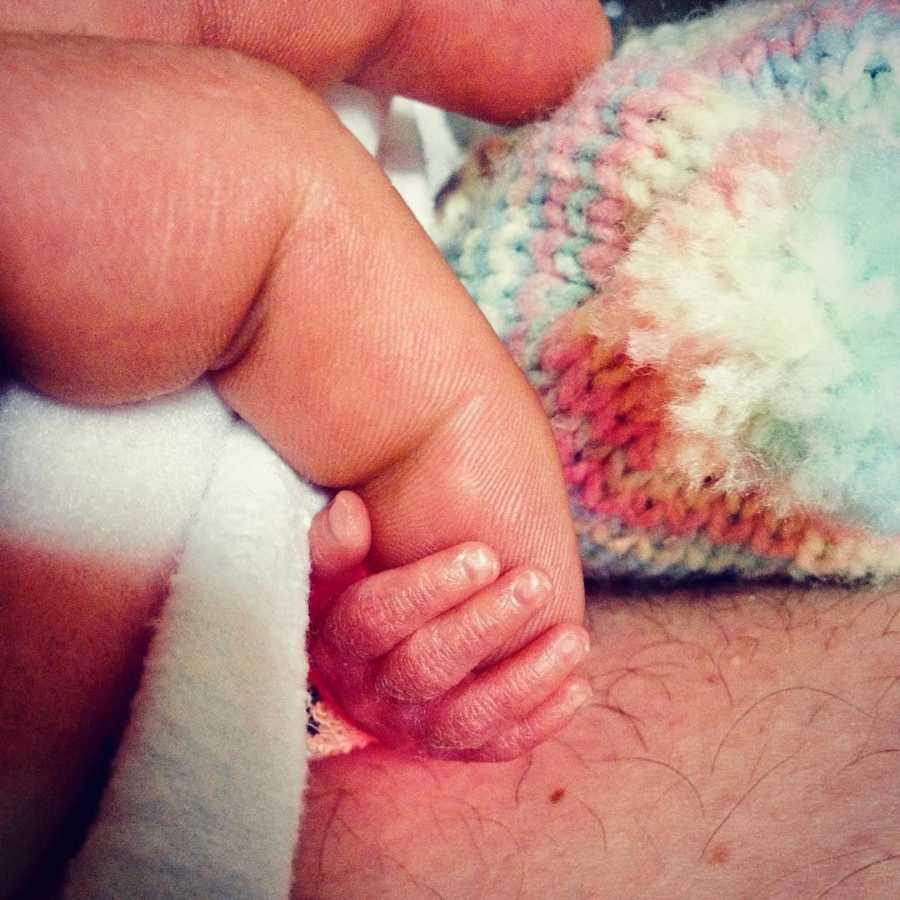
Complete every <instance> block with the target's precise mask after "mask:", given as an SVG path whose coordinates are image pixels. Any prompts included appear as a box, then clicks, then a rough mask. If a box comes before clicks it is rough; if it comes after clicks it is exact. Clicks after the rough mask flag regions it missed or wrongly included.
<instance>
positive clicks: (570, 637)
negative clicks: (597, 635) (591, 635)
mask: <svg viewBox="0 0 900 900" xmlns="http://www.w3.org/2000/svg"><path fill="white" fill-rule="evenodd" d="M590 649H591V644H590V641H589V640H588V637H587V635H586V634H585V633H584V632H583V631H580V632H577V633H573V632H569V633H568V634H566V635H564V636H563V637H562V638H561V639H560V641H559V643H558V644H557V645H556V652H557V653H558V654H559V655H560V656H561V657H562V658H563V659H565V660H566V662H569V663H571V664H572V665H575V663H580V662H581V660H583V659H584V658H585V657H586V656H587V655H588V651H589V650H590Z"/></svg>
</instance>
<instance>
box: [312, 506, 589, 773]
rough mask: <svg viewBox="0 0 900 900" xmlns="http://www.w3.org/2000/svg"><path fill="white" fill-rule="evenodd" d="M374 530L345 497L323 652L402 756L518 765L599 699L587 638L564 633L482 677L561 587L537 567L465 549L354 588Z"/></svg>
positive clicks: (318, 556) (364, 717)
mask: <svg viewBox="0 0 900 900" xmlns="http://www.w3.org/2000/svg"><path fill="white" fill-rule="evenodd" d="M368 526H369V522H368V517H367V515H366V510H365V507H364V505H363V504H362V502H361V500H360V499H359V497H357V496H356V495H354V494H352V493H350V492H347V491H342V492H341V493H340V494H339V495H338V496H337V498H335V500H334V501H333V502H332V504H331V505H330V506H329V507H328V509H327V510H326V511H324V512H323V513H321V514H319V515H318V516H317V517H316V519H315V520H314V522H313V527H312V531H311V534H310V549H311V551H312V556H313V574H314V582H315V584H314V591H313V616H314V620H313V626H312V629H311V636H310V649H311V651H312V654H313V659H314V663H315V666H316V671H317V677H318V678H324V679H325V686H326V687H327V688H329V689H330V692H331V693H332V694H333V695H335V697H336V698H337V699H338V701H339V702H340V704H341V705H342V707H343V708H344V709H345V710H346V711H347V712H348V713H350V714H351V715H352V716H353V718H355V719H356V720H358V721H360V722H364V723H365V724H366V726H367V728H368V730H369V731H370V732H372V733H373V734H376V735H377V736H378V737H379V738H380V739H381V740H382V741H384V742H385V743H387V744H389V745H390V746H393V747H399V748H403V749H407V750H411V751H414V752H418V753H427V754H430V755H432V756H439V757H444V758H453V759H464V760H491V761H493V760H500V759H512V758H514V757H516V756H520V755H522V754H524V753H527V752H528V751H529V750H531V749H532V748H533V747H535V746H536V745H537V744H539V743H541V742H542V741H544V740H545V739H546V738H548V737H550V736H551V735H553V734H555V733H557V732H558V731H559V730H560V729H561V728H562V727H563V726H564V725H565V724H566V723H567V722H568V720H569V719H570V718H571V716H572V714H573V713H574V712H575V710H576V709H577V708H578V707H579V706H580V705H581V704H582V703H583V702H584V701H585V700H586V699H587V698H588V697H589V696H590V687H589V685H588V684H587V682H585V680H584V679H583V678H579V677H578V676H575V675H572V669H573V667H574V666H575V665H577V663H579V662H580V661H581V659H582V658H583V657H584V655H585V654H586V652H587V635H586V633H584V632H583V629H581V628H578V627H576V626H572V625H560V626H556V627H555V628H552V629H549V630H548V632H546V633H545V634H543V635H541V636H540V637H538V638H536V639H535V640H534V641H532V643H531V644H529V645H528V646H527V647H526V648H524V649H522V650H520V651H518V652H517V653H515V654H514V655H513V656H512V657H511V658H509V659H506V660H504V661H503V662H500V663H497V664H495V665H494V666H492V667H489V668H486V669H482V668H481V663H482V661H483V660H484V659H486V658H487V657H489V656H490V655H491V654H492V653H493V652H494V651H496V649H497V648H498V647H499V646H501V645H502V644H503V643H504V642H505V641H507V640H508V639H509V638H511V637H512V636H513V635H515V634H516V633H517V632H518V631H519V630H520V629H521V628H522V627H523V626H524V625H525V624H526V623H527V622H529V621H530V619H532V618H533V617H534V616H535V615H536V614H537V613H538V612H539V611H540V609H541V608H542V606H543V605H544V603H545V602H546V601H547V599H548V596H549V586H550V583H549V579H547V577H546V576H545V575H544V574H543V573H541V572H539V571H537V570H535V569H533V568H527V567H519V568H516V569H513V570H512V571H510V572H507V573H505V574H504V575H502V576H500V577H498V576H499V564H498V561H497V558H496V554H494V553H493V552H492V551H491V550H490V549H489V548H487V547H485V546H483V545H479V544H464V545H461V546H459V547H454V548H451V549H450V550H448V551H440V552H438V553H435V554H433V555H432V556H430V557H427V558H425V559H423V560H420V561H418V562H415V563H412V564H410V565H408V566H405V567H402V568H398V569H393V570H390V571H385V572H381V573H379V574H376V575H372V576H370V577H364V572H361V571H360V570H359V569H357V575H356V582H355V583H351V581H352V576H351V578H350V579H348V578H347V574H346V573H347V570H348V569H350V568H351V567H353V566H354V565H355V564H356V563H358V562H359V561H360V560H361V559H363V558H364V557H365V555H366V553H367V550H368V540H367V539H368ZM323 576H324V577H323ZM328 576H330V577H328ZM348 585H349V587H348ZM320 686H321V683H320Z"/></svg>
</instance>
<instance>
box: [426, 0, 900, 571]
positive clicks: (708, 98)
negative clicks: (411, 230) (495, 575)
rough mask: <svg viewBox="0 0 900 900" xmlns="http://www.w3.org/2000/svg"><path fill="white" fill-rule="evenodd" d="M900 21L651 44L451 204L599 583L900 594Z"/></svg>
mask: <svg viewBox="0 0 900 900" xmlns="http://www.w3.org/2000/svg"><path fill="white" fill-rule="evenodd" d="M898 71H900V4H898V3H897V2H896V0H813V2H804V3H796V2H778V3H749V4H745V5H741V6H732V7H729V8H725V9H722V10H720V11H718V12H716V13H714V14H712V15H710V16H708V17H706V18H699V19H694V20H693V21H688V22H686V23H685V24H681V25H666V26H662V27H660V28H658V29H656V30H654V31H650V32H646V33H645V32H637V33H633V34H632V35H631V37H630V38H628V39H626V41H625V43H624V45H623V46H622V48H621V50H620V52H619V54H618V55H617V57H616V59H615V60H614V61H613V62H612V63H611V64H609V65H608V66H606V67H604V68H603V69H602V70H601V71H600V72H598V73H597V74H596V75H595V76H594V77H592V78H590V79H589V80H588V81H587V82H586V83H585V84H583V86H582V87H581V89H580V90H579V91H578V93H577V94H576V96H575V97H574V98H573V99H572V100H571V101H570V102H569V103H568V104H566V105H565V106H564V107H563V108H562V109H560V110H559V111H558V112H556V113H555V114H554V115H553V116H551V117H550V118H549V119H547V120H546V121H544V122H541V123H538V124H536V125H534V126H531V127H528V128H526V129H523V130H521V131H519V132H516V133H514V134H512V135H511V136H507V137H502V138H496V137H495V138H493V139H492V140H491V141H490V142H489V143H488V144H487V145H485V146H483V147H482V148H481V150H480V151H479V152H478V153H476V155H475V157H474V159H473V161H472V162H471V163H470V164H469V166H468V168H467V169H466V170H464V172H463V174H462V175H461V176H460V177H458V178H457V179H456V183H455V184H454V185H452V186H451V187H452V188H454V189H453V190H452V191H449V192H445V195H446V196H445V203H444V221H445V227H446V232H447V236H446V239H445V252H446V255H447V258H448V259H449V260H450V262H451V263H452V264H453V266H454V267H455V269H456V271H457V273H458V274H459V276H460V278H461V279H462V281H463V283H464V284H465V285H466V287H467V288H468V290H469V291H470V293H471V294H472V296H473V298H474V299H475V300H476V302H477V303H478V304H479V306H480V307H481V309H482V311H483V312H484V313H485V315H486V316H487V317H488V319H489V320H490V322H491V324H492V325H493V327H494V328H495V330H496V331H497V333H498V334H499V335H500V336H501V337H502V338H503V340H504V341H505V342H506V344H507V345H508V347H509V349H510V351H511V352H512V354H513V355H514V356H515V358H516V360H517V361H518V362H519V364H520V365H521V367H522V368H523V370H524V371H525V372H526V373H527V375H528V377H529V378H530V380H531V382H532V384H533V385H534V387H535V388H536V389H537V391H538V392H539V393H540V395H541V398H542V400H543V403H544V408H545V410H546V412H547V415H548V416H549V418H550V421H551V423H552V425H553V429H554V432H555V434H556V439H557V444H558V447H559V451H560V455H561V457H562V461H563V465H564V467H565V472H566V477H567V480H568V483H569V487H570V493H571V498H572V511H573V515H574V518H575V522H576V527H577V530H578V534H579V538H580V543H581V552H582V557H583V560H584V565H585V570H586V572H587V574H589V575H594V576H602V577H608V576H630V577H636V576H637V577H646V576H653V577H660V576H664V577H666V578H669V579H677V580H682V579H685V578H689V577H696V576H705V575H710V574H719V573H726V574H734V575H740V576H742V577H759V576H768V575H775V574H784V575H789V576H792V577H794V578H809V577H819V578H839V579H857V578H869V577H875V578H885V577H888V576H893V575H895V574H897V573H898V571H900V540H898V536H900V405H898V403H897V398H898V396H900V228H898V225H900V83H898Z"/></svg>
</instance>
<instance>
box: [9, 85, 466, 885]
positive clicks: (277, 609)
mask: <svg viewBox="0 0 900 900" xmlns="http://www.w3.org/2000/svg"><path fill="white" fill-rule="evenodd" d="M328 99H329V102H331V104H332V106H333V107H334V108H335V110H336V111H337V112H338V114H339V115H340V116H341V118H342V120H343V121H344V123H345V124H346V125H347V126H348V127H349V128H350V129H351V130H352V131H353V132H354V134H356V136H357V137H358V138H359V140H360V141H361V142H362V143H363V144H364V145H365V146H366V148H367V149H368V150H369V151H370V152H372V153H375V154H376V155H377V156H378V158H379V159H380V160H381V161H382V163H383V165H384V167H385V170H386V171H387V173H388V174H389V176H390V177H391V178H392V180H393V181H394V184H395V185H396V187H397V189H398V190H399V191H400V193H401V194H402V195H403V196H404V197H405V199H406V200H407V202H408V203H409V205H410V206H411V208H412V209H413V211H414V212H415V213H416V214H417V215H418V216H419V218H420V220H421V221H422V224H423V225H424V226H425V227H426V229H430V227H431V225H432V220H431V198H432V197H433V196H434V191H435V189H436V187H437V186H439V185H440V184H441V183H442V182H443V180H444V179H445V178H446V177H447V176H448V175H449V173H450V172H451V170H452V169H453V167H454V166H455V164H456V163H457V161H458V150H457V148H456V145H455V143H454V142H453V140H452V138H451V136H450V132H449V130H448V128H447V126H446V123H445V120H444V119H443V116H442V114H441V113H439V112H438V111H436V110H432V109H429V108H427V107H422V106H420V105H417V104H411V103H409V102H407V101H397V102H395V103H394V105H393V106H392V107H391V108H390V109H389V107H388V104H387V103H384V102H381V101H379V100H377V99H376V98H374V97H372V96H371V95H368V94H366V93H365V92H363V91H360V90H358V89H355V88H344V87H341V88H339V89H337V90H335V91H332V92H331V93H330V95H329V97H328ZM323 502H324V496H323V495H322V493H321V492H319V491H317V490H316V489H314V488H313V487H311V486H309V485H307V484H305V483H303V482H302V481H301V480H300V479H298V478H297V477H296V476H295V475H294V474H293V472H292V471H290V470H289V469H288V467H287V466H286V465H285V464H284V463H283V462H282V461H281V460H280V459H279V458H278V457H277V456H276V455H275V454H274V453H273V452H272V451H271V450H270V449H269V448H268V447H267V446H266V444H265V443H264V442H263V441H262V440H260V438H259V437H258V436H257V435H255V434H254V433H253V432H252V430H251V429H249V428H248V427H247V426H246V425H245V424H244V423H242V422H240V421H238V420H237V419H236V417H235V416H233V415H232V414H231V412H230V411H229V410H227V409H226V408H225V407H224V405H223V404H222V403H221V401H220V400H219V399H218V397H217V396H216V394H215V393H214V392H213V390H212V389H211V387H210V386H209V385H208V384H207V383H201V384H198V385H195V386H194V387H192V388H191V389H190V390H188V391H185V392H184V393H182V394H180V395H176V396H172V397H167V398H165V399H162V400H158V401H154V402H151V403H146V404H140V405H134V406H129V407H123V408H117V409H110V410H96V409H94V410H92V409H84V408H76V407H67V406H65V405H62V404H58V403H54V402H53V401H50V400H48V399H46V398H44V397H41V396H39V395H37V394H35V393H33V392H31V391H29V390H28V389H26V388H24V387H22V386H20V385H15V384H14V385H12V386H10V387H8V388H7V389H6V390H5V391H4V392H2V393H0V533H2V534H4V535H6V536H7V537H11V538H13V539H25V540H28V541H32V542H36V543H38V544H39V545H41V546H45V547H47V548H52V549H54V550H60V551H63V552H65V553H69V554H74V555H76V556H77V555H78V554H86V555H90V556H92V557H94V558H97V557H101V558H106V559H110V560H119V561H121V562H122V563H124V564H127V563H128V561H129V560H131V559H134V558H140V559H141V560H142V563H143V564H144V565H148V564H149V565H151V566H152V565H158V567H159V569H160V571H165V570H166V569H167V568H173V563H174V568H173V572H172V575H171V578H170V580H169V584H168V594H167V597H166V601H165V604H164V606H163V609H162V612H161V614H160V618H159V621H158V623H157V627H156V628H155V632H154V636H153V639H152V642H151V645H150V649H149V652H148V655H147V658H146V661H145V666H144V670H143V674H142V679H141V684H140V688H139V691H138V694H137V696H136V698H135V700H134V703H133V706H132V712H131V717H130V721H129V724H128V726H127V729H126V732H125V735H124V738H123V740H122V743H121V745H120V748H119V751H118V754H117V757H116V759H115V762H114V766H113V774H112V776H111V779H110V781H109V784H108V786H107V789H106V792H105V794H104V797H103V800H102V803H101V807H100V812H99V814H98V817H97V819H96V821H95V822H94V824H93V826H92V829H91V831H90V833H89V836H88V839H87V841H86V843H85V845H84V846H83V848H82V849H81V851H80V853H79V855H78V856H77V857H76V859H75V860H74V862H73V863H72V865H71V866H70V869H69V872H68V877H67V882H66V896H67V897H70V898H109V900H113V898H116V900H122V898H134V900H138V898H148V900H149V898H175V897H177V898H186V897H197V898H222V900H224V898H284V897H287V896H288V894H289V892H290V888H291V862H292V857H293V854H294V850H295V843H296V839H297V834H298V828H299V823H300V819H301V815H302V794H303V789H304V785H305V779H306V769H307V759H306V756H307V754H306V712H305V702H306V696H305V690H304V687H305V680H306V674H307V661H306V656H305V650H304V641H305V633H306V627H307V599H308V589H309V578H308V574H309V561H308V547H307V540H306V538H307V532H308V528H309V524H310V521H311V519H312V516H313V515H314V514H315V512H316V511H317V510H318V509H319V508H320V507H321V505H322V503H323ZM308 888H309V886H307V890H306V891H305V892H306V893H308Z"/></svg>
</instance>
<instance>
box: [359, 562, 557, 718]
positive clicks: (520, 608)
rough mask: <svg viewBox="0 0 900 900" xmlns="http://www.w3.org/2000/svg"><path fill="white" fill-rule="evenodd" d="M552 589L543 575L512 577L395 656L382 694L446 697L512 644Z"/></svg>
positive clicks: (435, 622) (384, 673) (529, 572)
mask: <svg viewBox="0 0 900 900" xmlns="http://www.w3.org/2000/svg"><path fill="white" fill-rule="evenodd" d="M551 588H552V585H551V583H550V579H549V578H548V577H547V576H546V575H544V573H543V572H539V571H536V570H534V569H526V568H520V569H514V570H512V571H511V572H507V573H506V574H504V575H503V577H502V578H500V579H498V580H497V581H495V582H494V583H493V584H492V585H489V586H488V587H486V588H484V589H483V590H482V591H480V592H479V593H478V594H477V595H476V596H474V597H472V599H471V600H469V601H468V602H466V603H462V604H460V605H459V606H457V607H456V608H455V609H451V610H449V611H448V612H445V613H444V614H443V615H442V616H439V617H438V618H436V619H432V621H430V622H428V623H427V624H425V625H423V626H422V627H421V628H420V629H419V630H418V631H416V632H415V634H413V635H411V636H410V637H408V638H407V639H406V640H405V641H403V642H402V643H401V644H400V645H399V646H398V647H397V648H396V649H395V650H393V651H392V652H391V653H389V654H388V655H387V656H386V657H385V659H384V660H383V662H382V664H381V669H380V671H379V672H378V675H377V687H378V690H379V691H380V692H381V693H383V694H386V695H388V696H390V697H394V698H395V699H398V700H403V701H406V702H411V703H421V702H424V701H427V700H432V699H434V698H435V697H439V696H440V695H441V694H445V693H446V692H447V691H449V690H450V688H452V687H455V686H456V685H457V684H459V683H460V682H461V681H462V680H463V679H464V678H465V677H466V676H467V675H468V674H469V673H470V672H471V671H472V670H473V669H474V668H475V667H476V666H477V665H478V664H479V663H480V662H481V661H482V660H483V659H485V658H486V657H487V656H488V655H489V654H490V653H491V652H492V651H493V650H495V649H496V648H497V647H499V646H500V645H501V644H503V643H504V642H505V641H506V640H508V639H509V638H511V637H512V636H513V634H515V632H516V631H517V630H518V629H519V628H521V626H522V625H523V624H524V623H525V622H527V621H528V619H530V618H531V616H532V615H533V614H534V613H535V612H536V611H537V610H538V609H540V608H541V606H542V605H543V604H544V602H545V601H546V600H547V599H548V598H549V596H550V591H551Z"/></svg>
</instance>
